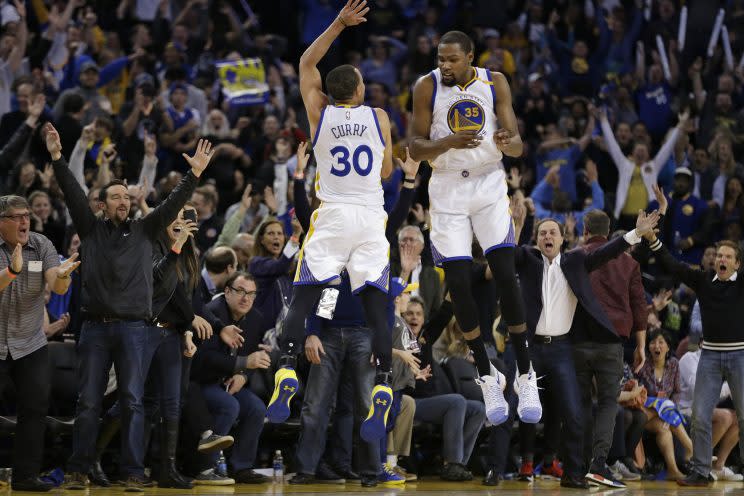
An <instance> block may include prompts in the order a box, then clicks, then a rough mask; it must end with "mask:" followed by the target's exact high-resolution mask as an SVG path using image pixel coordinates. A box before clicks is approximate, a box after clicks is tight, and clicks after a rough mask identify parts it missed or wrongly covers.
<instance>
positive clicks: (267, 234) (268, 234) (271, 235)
mask: <svg viewBox="0 0 744 496" xmlns="http://www.w3.org/2000/svg"><path fill="white" fill-rule="evenodd" d="M301 233H302V227H301V226H300V223H299V222H298V221H297V220H293V222H292V236H291V237H290V238H289V240H287V237H286V235H285V234H284V224H282V222H281V221H279V220H278V219H276V218H269V219H266V220H265V221H264V222H263V223H262V224H261V225H260V226H258V229H257V230H256V233H255V234H254V235H253V238H254V239H255V243H254V245H253V258H251V261H250V263H249V264H248V272H250V273H251V275H253V277H255V278H256V286H257V289H258V293H257V295H256V301H255V303H254V304H253V305H254V307H255V308H257V309H258V310H260V311H261V313H262V314H263V316H264V324H265V328H266V329H271V328H273V327H274V326H275V325H276V320H277V317H279V314H280V313H281V311H282V308H283V306H284V305H285V304H286V305H289V301H290V299H291V296H292V279H291V278H290V270H291V268H292V262H293V260H294V256H295V254H296V253H297V252H298V251H299V250H300V234H301Z"/></svg>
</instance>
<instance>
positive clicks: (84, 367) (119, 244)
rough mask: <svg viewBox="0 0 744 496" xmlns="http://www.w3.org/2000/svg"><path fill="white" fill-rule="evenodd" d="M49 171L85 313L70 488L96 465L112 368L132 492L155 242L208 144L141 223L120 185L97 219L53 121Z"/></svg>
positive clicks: (137, 474) (140, 465)
mask: <svg viewBox="0 0 744 496" xmlns="http://www.w3.org/2000/svg"><path fill="white" fill-rule="evenodd" d="M43 133H44V139H45V141H46V146H47V150H48V151H49V153H50V155H51V157H52V166H53V167H54V174H55V176H56V178H57V182H58V183H59V186H60V188H61V189H62V192H63V193H64V195H65V202H66V203H67V208H68V209H69V212H70V216H71V217H72V221H73V223H74V224H75V228H76V230H77V233H78V235H79V236H80V239H81V241H82V245H81V247H80V253H81V259H83V260H85V263H86V265H87V270H86V271H85V272H84V273H83V274H82V287H83V290H82V295H81V309H82V311H83V312H84V314H85V320H84V323H83V328H82V331H81V333H80V341H79V343H78V353H79V356H80V371H79V377H80V382H79V384H78V392H79V396H78V406H77V415H76V418H75V428H74V431H73V453H72V456H71V457H70V460H69V462H68V473H67V474H66V475H65V483H64V487H65V488H66V489H73V490H84V489H85V488H86V486H87V485H88V478H87V475H86V474H87V473H88V471H89V470H90V468H91V465H92V464H93V462H94V460H95V444H96V437H97V435H98V422H99V417H100V415H101V402H102V400H103V393H104V391H105V389H106V380H107V377H108V370H109V369H110V368H111V363H112V361H113V363H114V366H115V367H116V375H117V381H118V390H119V399H120V401H121V406H122V409H121V426H122V433H121V435H122V437H123V442H122V456H121V470H122V472H123V474H122V475H125V476H126V483H127V490H128V491H142V487H143V483H144V460H143V459H144V439H143V438H144V412H143V406H142V396H143V394H144V385H145V373H144V363H143V357H144V356H145V353H144V347H145V343H146V333H147V330H148V322H149V321H150V320H151V319H152V316H153V315H152V294H153V272H152V250H153V242H154V241H155V240H156V239H157V238H158V236H160V235H161V233H162V232H163V231H164V230H165V228H166V227H167V226H168V225H169V224H170V223H171V222H173V220H175V218H176V216H177V215H178V212H179V211H180V210H181V208H182V207H183V205H184V204H185V203H186V201H187V200H188V199H189V197H190V195H191V192H192V191H193V190H194V188H195V187H196V183H197V181H198V177H199V176H200V175H201V174H202V172H203V171H204V169H205V168H206V167H207V164H208V163H209V160H210V158H211V153H210V150H211V146H212V145H211V143H209V142H208V141H201V140H200V141H199V145H198V147H197V150H196V153H195V154H194V156H193V157H188V162H189V164H190V165H191V172H190V173H188V174H186V176H184V178H183V179H182V181H181V183H180V184H179V185H178V186H177V187H176V189H175V190H173V192H172V193H171V194H170V196H169V197H168V198H167V199H166V200H165V201H164V202H163V203H161V204H160V205H159V206H158V207H157V208H156V209H155V210H153V211H152V212H151V213H150V214H149V215H148V216H147V217H144V218H143V219H140V220H130V219H129V209H130V206H131V201H130V199H129V194H128V191H127V187H126V185H125V184H124V183H123V182H121V181H118V180H114V181H112V182H111V183H110V184H108V185H106V186H104V187H103V188H101V193H100V198H99V200H100V202H101V203H103V204H104V206H103V212H104V216H103V217H96V216H95V215H94V214H93V212H92V211H91V210H90V208H89V206H88V198H87V197H86V196H85V193H84V192H83V189H82V188H81V187H80V185H79V184H78V182H77V180H76V179H75V177H74V176H73V174H72V172H71V171H70V170H69V169H68V167H67V161H66V160H65V159H64V157H63V156H62V145H61V142H60V137H59V133H58V132H57V130H56V129H54V127H52V125H51V124H47V125H46V126H45V128H44V130H43Z"/></svg>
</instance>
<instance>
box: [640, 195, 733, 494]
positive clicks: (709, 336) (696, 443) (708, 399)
mask: <svg viewBox="0 0 744 496" xmlns="http://www.w3.org/2000/svg"><path fill="white" fill-rule="evenodd" d="M661 207H662V209H663V208H664V207H665V205H662V206H661ZM645 238H646V240H647V241H648V242H649V243H650V248H651V250H652V251H653V252H654V255H655V256H656V259H657V260H658V263H659V265H660V266H661V267H662V268H663V269H664V271H666V272H668V273H669V274H671V275H673V276H674V277H675V278H676V279H678V280H679V281H681V282H683V283H684V284H686V285H687V286H689V287H690V288H692V289H693V290H694V291H695V294H696V295H697V297H698V301H699V302H700V316H701V318H702V321H703V341H702V343H701V345H700V347H701V348H702V352H701V354H700V363H699V365H698V369H697V378H696V380H695V391H694V394H693V400H692V428H691V430H690V434H691V437H692V471H691V472H690V474H689V475H688V476H687V478H685V479H682V480H678V481H677V483H678V484H680V485H682V486H707V485H708V484H709V483H710V482H712V481H713V479H712V477H711V475H710V471H711V460H712V459H713V443H712V429H713V425H712V418H713V409H714V408H715V407H716V404H717V403H718V400H719V392H720V391H721V385H722V384H723V382H724V381H727V382H728V384H729V387H730V389H731V399H732V400H733V402H734V408H735V410H736V416H737V418H738V420H739V451H740V453H741V454H742V456H744V326H742V320H743V319H744V278H741V279H739V269H740V267H741V261H742V251H741V247H740V246H739V244H738V243H735V242H733V241H729V240H724V241H720V242H719V243H718V244H717V245H716V262H715V270H696V269H693V268H691V267H689V266H688V265H686V264H684V263H681V262H678V261H677V260H676V259H675V258H674V257H673V256H672V254H671V253H669V250H667V248H666V247H665V246H663V245H662V244H661V241H659V240H658V239H656V235H655V234H654V233H648V235H647V236H645Z"/></svg>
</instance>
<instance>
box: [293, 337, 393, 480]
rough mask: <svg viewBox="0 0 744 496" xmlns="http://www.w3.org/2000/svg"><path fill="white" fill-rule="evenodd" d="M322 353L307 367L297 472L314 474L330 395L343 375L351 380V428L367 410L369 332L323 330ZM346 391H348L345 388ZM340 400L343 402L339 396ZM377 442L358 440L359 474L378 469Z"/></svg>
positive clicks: (371, 371)
mask: <svg viewBox="0 0 744 496" xmlns="http://www.w3.org/2000/svg"><path fill="white" fill-rule="evenodd" d="M319 337H320V341H321V343H323V349H324V350H325V355H323V356H322V357H321V360H320V365H315V364H313V365H312V366H311V367H310V376H309V377H308V380H307V387H306V389H305V402H304V403H303V405H302V418H301V425H302V428H301V431H300V438H299V440H298V442H297V451H296V452H295V461H296V463H297V472H298V473H303V474H314V473H315V469H316V467H317V465H318V461H319V460H320V457H321V455H322V454H323V448H324V446H325V442H326V428H327V427H328V416H329V412H330V409H331V406H332V403H331V402H332V400H333V395H334V393H335V392H336V390H337V389H338V383H339V379H340V378H341V376H342V375H343V376H344V377H348V378H350V379H351V380H352V381H353V388H352V389H353V390H354V391H355V395H354V416H353V418H354V430H353V431H352V432H354V433H356V432H358V430H359V429H358V427H359V426H360V425H361V422H362V420H364V418H366V416H367V413H368V411H369V406H370V399H371V394H372V386H373V383H374V379H375V367H374V366H373V365H372V364H371V363H370V361H369V360H370V356H371V355H372V335H371V331H369V330H368V329H364V328H340V329H324V330H323V331H322V332H321V333H320V336H319ZM347 394H348V391H347ZM338 401H339V402H343V401H344V400H343V399H342V398H339V400H338ZM379 449H380V448H379V443H378V442H374V443H366V442H364V441H362V440H359V442H358V443H357V460H358V463H359V472H360V474H361V475H369V476H374V475H376V474H377V473H378V472H379V456H380V455H379Z"/></svg>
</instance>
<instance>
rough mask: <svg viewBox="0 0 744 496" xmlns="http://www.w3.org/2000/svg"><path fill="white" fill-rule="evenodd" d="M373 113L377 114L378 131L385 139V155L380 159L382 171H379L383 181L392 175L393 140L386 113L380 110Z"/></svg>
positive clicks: (377, 109)
mask: <svg viewBox="0 0 744 496" xmlns="http://www.w3.org/2000/svg"><path fill="white" fill-rule="evenodd" d="M374 112H375V114H377V122H379V123H380V131H381V132H382V136H383V138H384V139H385V155H384V156H383V157H382V170H381V171H380V175H381V176H382V178H383V179H385V178H387V177H390V174H392V173H393V140H392V137H391V133H390V118H389V117H388V115H387V112H385V111H384V110H382V109H381V108H375V109H374Z"/></svg>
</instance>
